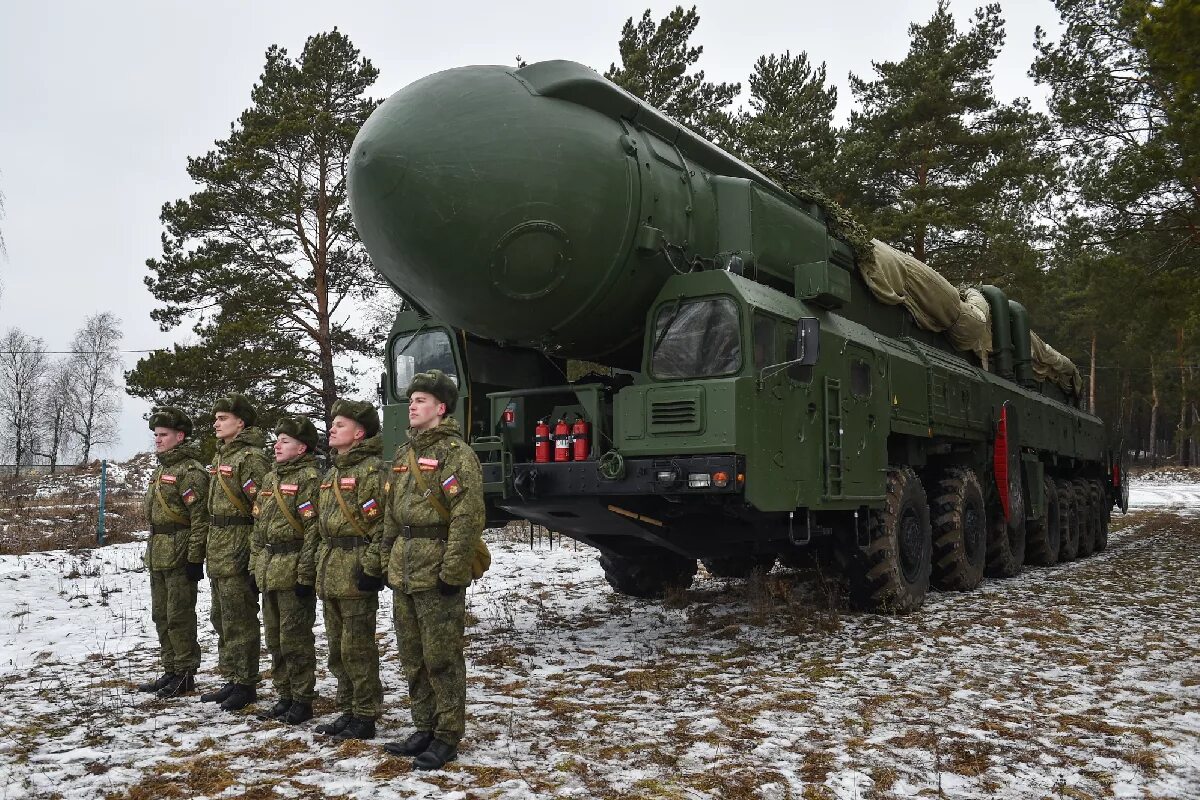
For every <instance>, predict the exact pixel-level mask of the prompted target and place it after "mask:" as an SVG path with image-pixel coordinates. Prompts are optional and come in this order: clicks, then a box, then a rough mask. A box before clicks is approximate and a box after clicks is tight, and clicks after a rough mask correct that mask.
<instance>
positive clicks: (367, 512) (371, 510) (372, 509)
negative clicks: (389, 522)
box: [362, 497, 379, 517]
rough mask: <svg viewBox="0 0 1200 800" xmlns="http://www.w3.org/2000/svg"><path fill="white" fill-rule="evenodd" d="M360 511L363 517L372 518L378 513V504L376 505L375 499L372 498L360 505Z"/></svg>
mask: <svg viewBox="0 0 1200 800" xmlns="http://www.w3.org/2000/svg"><path fill="white" fill-rule="evenodd" d="M362 511H363V516H365V517H373V516H375V515H376V514H378V513H379V503H376V502H375V498H374V497H372V498H371V499H370V500H368V501H367V502H365V503H363V504H362Z"/></svg>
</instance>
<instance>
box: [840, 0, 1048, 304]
mask: <svg viewBox="0 0 1200 800" xmlns="http://www.w3.org/2000/svg"><path fill="white" fill-rule="evenodd" d="M909 36H910V38H911V42H910V45H909V50H908V54H907V55H906V56H905V58H904V59H903V60H901V61H898V62H875V63H874V64H873V66H874V69H875V75H876V77H875V79H874V80H871V81H867V80H864V79H862V78H859V77H857V76H855V75H851V76H850V86H851V91H852V92H853V94H854V97H855V99H856V101H857V102H858V104H859V106H860V108H859V109H857V110H855V111H854V112H852V113H851V117H850V122H849V126H848V128H847V131H846V133H845V137H844V149H843V159H842V164H841V168H842V169H843V170H844V172H845V173H847V175H848V177H849V179H850V180H849V183H848V185H847V188H846V190H845V194H844V195H840V196H838V197H837V199H839V200H843V201H844V202H845V204H847V205H849V206H850V207H851V209H852V210H854V211H856V212H857V213H858V214H859V216H860V218H861V219H862V220H863V222H864V223H865V224H867V226H868V227H869V228H870V229H871V230H872V232H873V233H874V235H875V236H877V237H878V238H880V239H882V240H884V241H887V242H889V243H892V244H894V245H896V246H898V247H900V248H902V249H904V250H907V251H908V252H910V253H912V254H913V255H914V256H915V257H917V258H918V259H920V260H922V261H926V262H928V263H929V264H930V265H932V266H934V267H935V268H937V269H938V270H939V271H940V272H941V273H942V274H943V275H945V276H946V277H947V278H949V279H950V280H952V281H961V280H983V281H987V282H996V283H1000V284H1002V285H1006V286H1009V287H1011V286H1012V285H1013V284H1014V283H1018V284H1027V283H1031V282H1033V281H1035V280H1036V279H1037V276H1038V274H1039V273H1038V253H1037V251H1036V249H1035V248H1034V243H1035V242H1036V241H1037V240H1038V239H1039V238H1040V237H1041V236H1042V234H1043V232H1042V230H1041V229H1040V228H1039V226H1038V224H1037V220H1038V219H1039V218H1042V217H1040V216H1039V211H1041V210H1043V206H1044V204H1045V202H1046V199H1047V198H1048V197H1049V195H1050V193H1051V189H1052V187H1053V185H1054V180H1055V177H1056V165H1057V160H1056V157H1055V155H1054V154H1053V152H1052V151H1051V150H1050V148H1049V147H1048V146H1046V144H1045V139H1046V137H1047V136H1048V132H1049V126H1048V122H1047V120H1046V119H1045V118H1044V117H1043V116H1041V115H1039V114H1036V113H1033V112H1032V111H1030V109H1029V104H1028V101H1026V100H1018V101H1015V102H1013V103H1011V104H1008V105H1003V104H1000V103H998V102H997V100H996V99H995V96H994V95H993V92H992V78H991V67H992V64H993V62H994V61H995V59H996V56H997V54H998V53H999V50H1000V47H1001V45H1002V44H1003V43H1004V20H1003V19H1001V17H1000V7H999V6H998V5H995V4H993V5H989V6H987V7H986V8H981V9H979V10H978V11H976V12H975V15H974V17H973V19H972V20H971V24H970V27H969V29H968V30H967V31H966V32H963V33H960V32H959V31H958V29H957V27H956V25H955V21H954V17H953V16H952V15H951V14H950V12H949V10H948V9H947V4H946V0H941V2H939V4H938V7H937V10H936V11H935V12H934V14H933V16H932V17H931V18H930V19H929V21H928V22H926V23H925V24H923V25H917V24H913V25H910V26H909ZM1024 293H1025V294H1028V293H1030V292H1029V290H1028V289H1026V290H1025V292H1024Z"/></svg>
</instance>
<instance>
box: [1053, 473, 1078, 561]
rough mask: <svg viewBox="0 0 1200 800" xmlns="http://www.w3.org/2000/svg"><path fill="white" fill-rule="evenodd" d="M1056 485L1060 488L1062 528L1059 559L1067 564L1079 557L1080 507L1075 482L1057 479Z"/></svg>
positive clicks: (1060, 525) (1059, 504) (1059, 513)
mask: <svg viewBox="0 0 1200 800" xmlns="http://www.w3.org/2000/svg"><path fill="white" fill-rule="evenodd" d="M1054 485H1055V486H1056V487H1057V488H1058V524H1059V527H1060V528H1061V529H1062V536H1061V537H1060V538H1061V540H1062V541H1061V543H1060V544H1059V547H1058V561H1059V563H1060V564H1065V563H1066V562H1068V561H1074V560H1075V559H1077V558H1079V509H1078V508H1076V504H1075V484H1073V483H1071V482H1070V481H1064V480H1057V481H1055V482H1054Z"/></svg>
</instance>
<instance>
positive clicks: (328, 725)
mask: <svg viewBox="0 0 1200 800" xmlns="http://www.w3.org/2000/svg"><path fill="white" fill-rule="evenodd" d="M353 721H354V715H353V714H351V713H350V712H346V713H344V714H342V715H341V716H339V717H338V718H337V719H335V720H334V721H333V722H325V723H322V724H320V725H318V726H317V727H315V728H313V730H314V731H316V732H317V733H322V734H324V735H326V736H335V735H337V734H339V733H341V732H342V731H344V730H345V729H346V726H347V725H349V724H350V723H351V722H353Z"/></svg>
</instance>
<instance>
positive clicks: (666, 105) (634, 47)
mask: <svg viewBox="0 0 1200 800" xmlns="http://www.w3.org/2000/svg"><path fill="white" fill-rule="evenodd" d="M699 23H700V15H699V14H697V13H696V7H695V6H692V7H691V9H689V10H688V11H684V10H683V6H676V7H675V8H674V10H672V11H671V13H669V14H667V16H665V17H663V19H662V21H660V22H657V23H656V22H655V21H654V19H653V18H652V17H651V16H650V9H646V11H645V12H644V13H643V14H642V18H641V20H640V21H639V22H638V23H637V24H636V25H635V24H634V22H633V17H630V18H628V19H627V20H626V21H625V25H624V26H623V27H622V28H621V40H620V42H619V43H618V48H619V50H620V53H621V66H620V67H618V66H617V65H616V64H610V65H609V67H608V70H607V71H606V72H605V73H604V77H606V78H608V79H609V80H610V81H612V82H613V83H615V84H617V85H618V86H620V87H621V88H622V89H625V90H626V91H627V92H629V93H630V94H632V95H634V96H635V97H640V98H641V99H643V100H645V101H646V102H647V103H649V104H650V105H652V106H654V107H656V108H658V109H660V110H662V111H664V112H665V113H666V114H667V115H669V116H670V117H672V118H673V119H675V120H676V121H678V122H681V123H683V124H684V125H686V126H688V127H689V128H691V129H692V130H694V131H695V132H696V133H699V134H700V135H701V136H704V137H706V138H708V139H711V140H713V141H717V142H718V143H720V142H722V141H724V140H725V139H727V138H728V135H729V130H730V125H731V119H730V114H729V111H728V108H729V104H730V103H732V102H733V99H734V98H735V97H737V94H738V92H739V91H741V88H742V85H741V84H740V83H710V82H708V81H705V80H704V70H698V71H696V72H694V73H689V70H690V69H692V68H693V67H694V66H695V65H696V62H697V61H699V60H700V56H701V54H702V53H703V52H704V48H703V47H692V46H691V45H690V44H689V40H690V39H691V36H692V34H693V33H694V32H695V30H696V26H697V25H698V24H699Z"/></svg>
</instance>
